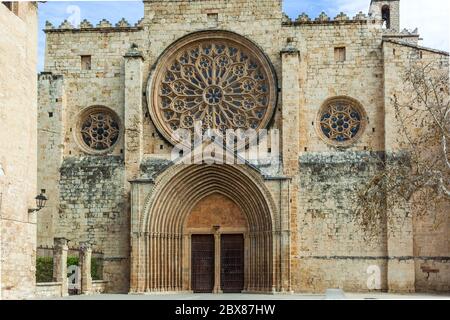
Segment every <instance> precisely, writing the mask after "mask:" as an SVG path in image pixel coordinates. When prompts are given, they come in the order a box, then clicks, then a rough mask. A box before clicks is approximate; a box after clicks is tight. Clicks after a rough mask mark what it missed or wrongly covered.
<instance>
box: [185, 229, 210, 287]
mask: <svg viewBox="0 0 450 320" xmlns="http://www.w3.org/2000/svg"><path fill="white" fill-rule="evenodd" d="M191 248H192V254H191V258H192V276H191V279H192V291H194V293H211V292H212V291H213V289H214V235H209V234H206V235H192V245H191Z"/></svg>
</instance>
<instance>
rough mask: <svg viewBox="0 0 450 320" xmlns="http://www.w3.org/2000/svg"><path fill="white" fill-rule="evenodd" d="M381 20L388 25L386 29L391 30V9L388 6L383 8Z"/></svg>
mask: <svg viewBox="0 0 450 320" xmlns="http://www.w3.org/2000/svg"><path fill="white" fill-rule="evenodd" d="M381 18H382V19H383V21H384V22H385V23H386V29H390V28H391V9H390V8H389V6H388V5H385V6H383V7H382V8H381Z"/></svg>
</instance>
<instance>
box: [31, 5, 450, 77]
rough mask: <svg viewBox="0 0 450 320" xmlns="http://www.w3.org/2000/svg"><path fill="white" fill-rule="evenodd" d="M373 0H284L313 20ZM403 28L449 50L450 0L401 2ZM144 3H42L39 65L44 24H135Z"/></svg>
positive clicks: (357, 8)
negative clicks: (77, 22)
mask: <svg viewBox="0 0 450 320" xmlns="http://www.w3.org/2000/svg"><path fill="white" fill-rule="evenodd" d="M369 4H370V0H284V1H283V10H284V12H286V13H287V14H288V15H289V16H290V17H291V18H292V19H295V18H296V17H297V16H298V15H299V14H301V13H302V12H305V13H307V14H308V15H309V16H310V17H311V18H315V17H317V16H318V15H319V14H320V13H321V12H322V11H324V12H326V13H327V14H328V16H330V17H335V16H336V15H337V14H338V13H340V12H344V13H346V14H347V15H348V16H350V17H353V16H354V15H355V14H356V13H358V12H359V11H362V12H364V13H367V12H368V11H369ZM400 7H401V9H400V23H401V28H402V29H403V28H407V29H410V30H413V29H415V28H416V27H417V28H419V33H420V35H421V37H422V38H423V39H424V40H423V41H421V43H420V44H421V45H423V46H426V47H431V48H434V49H439V50H445V51H450V1H449V0H427V1H423V0H401V1H400ZM143 12H144V10H143V3H142V1H47V2H45V3H39V65H38V70H39V71H42V70H43V64H44V51H45V34H44V32H43V31H42V29H44V26H45V21H47V20H48V21H50V22H51V23H52V24H53V25H54V26H55V27H56V26H59V25H60V24H61V22H62V21H64V20H65V19H67V20H69V21H77V20H78V21H79V20H80V19H81V20H83V19H87V20H89V21H90V22H91V23H92V24H93V25H96V24H97V23H98V22H99V21H100V20H102V19H104V18H105V19H107V20H109V22H111V23H112V24H115V23H117V22H118V21H119V20H120V19H121V18H122V17H124V18H125V19H126V20H127V21H128V22H129V23H130V24H134V23H136V22H137V21H138V20H139V19H141V18H142V16H143Z"/></svg>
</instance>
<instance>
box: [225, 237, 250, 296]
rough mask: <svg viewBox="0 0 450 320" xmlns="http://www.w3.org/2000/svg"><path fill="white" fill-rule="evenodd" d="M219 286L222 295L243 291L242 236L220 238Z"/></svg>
mask: <svg viewBox="0 0 450 320" xmlns="http://www.w3.org/2000/svg"><path fill="white" fill-rule="evenodd" d="M220 242H221V243H220V246H221V248H220V256H221V257H220V282H221V283H220V286H221V289H222V291H223V292H224V293H241V292H242V290H244V236H243V235H242V234H222V235H221V237H220Z"/></svg>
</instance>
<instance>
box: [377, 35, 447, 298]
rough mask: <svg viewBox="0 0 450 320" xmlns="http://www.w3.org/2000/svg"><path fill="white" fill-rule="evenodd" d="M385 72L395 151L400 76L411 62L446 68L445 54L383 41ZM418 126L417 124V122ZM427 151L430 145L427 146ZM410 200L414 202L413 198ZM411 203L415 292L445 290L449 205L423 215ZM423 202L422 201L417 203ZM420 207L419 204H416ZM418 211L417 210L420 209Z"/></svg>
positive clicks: (390, 144)
mask: <svg viewBox="0 0 450 320" xmlns="http://www.w3.org/2000/svg"><path fill="white" fill-rule="evenodd" d="M383 55H384V57H385V59H384V61H385V62H384V69H385V106H386V107H385V112H386V124H387V125H386V137H385V139H386V149H387V150H389V151H391V152H392V151H395V152H398V151H399V150H401V148H402V145H401V142H402V140H401V139H399V136H398V135H397V134H396V133H397V130H398V127H397V125H398V122H397V120H396V117H395V112H394V106H393V103H392V100H391V99H390V97H392V96H393V95H394V94H397V96H398V97H399V99H400V100H399V102H400V103H405V101H408V100H406V99H408V96H405V95H401V94H400V93H401V92H404V91H405V90H407V89H406V87H405V84H404V81H403V76H404V73H405V71H406V70H407V69H408V68H410V66H411V64H410V62H411V61H414V60H417V59H420V60H422V61H423V62H424V63H430V62H433V64H431V66H433V65H434V66H435V67H436V68H442V69H444V70H445V69H447V70H448V67H449V61H448V56H449V55H448V53H444V52H439V51H437V50H431V49H427V48H423V47H419V46H415V45H411V44H407V45H405V44H403V43H401V42H398V41H392V40H391V41H386V42H384V44H383ZM417 123H420V122H417ZM430 148H431V146H430ZM413 200H414V199H413ZM415 201H417V200H415ZM415 201H413V202H412V207H411V211H412V213H413V214H412V216H413V219H412V221H411V224H412V226H411V229H412V232H413V237H412V239H411V242H412V243H411V247H412V249H411V251H412V252H411V253H412V255H413V257H414V262H413V267H412V268H413V270H414V281H415V287H416V290H417V291H443V292H446V291H448V290H449V284H450V272H449V268H450V217H449V214H448V213H449V212H450V207H449V206H450V204H449V201H448V199H447V200H446V199H441V200H439V199H438V200H436V201H433V203H430V204H428V205H427V207H428V208H431V212H429V213H426V214H425V215H423V214H422V212H419V211H418V210H419V209H416V210H415V208H416V207H415V205H416V203H415ZM418 201H423V200H420V199H419V200H418ZM420 205H421V206H420V208H423V203H421V204H420ZM420 210H421V209H420Z"/></svg>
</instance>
